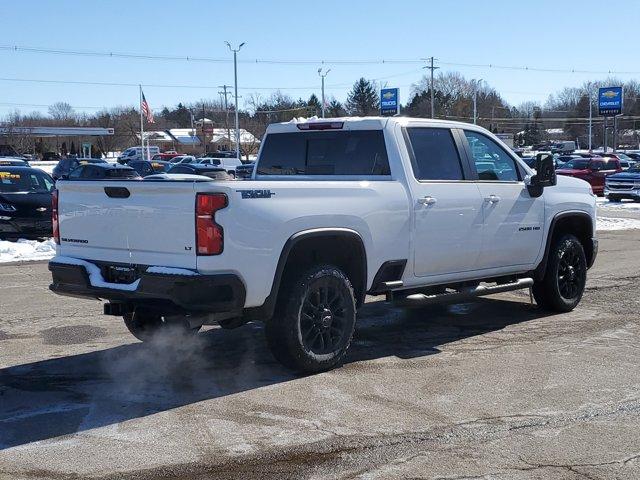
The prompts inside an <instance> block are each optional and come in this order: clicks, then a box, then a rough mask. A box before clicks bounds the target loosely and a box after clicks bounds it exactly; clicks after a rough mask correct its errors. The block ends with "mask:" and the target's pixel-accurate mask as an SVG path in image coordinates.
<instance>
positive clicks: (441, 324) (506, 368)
mask: <svg viewBox="0 0 640 480" xmlns="http://www.w3.org/2000/svg"><path fill="white" fill-rule="evenodd" d="M629 212H631V213H629ZM616 216H617V217H624V216H627V217H633V216H635V215H634V212H633V211H625V212H624V215H621V214H617V215H616ZM600 242H601V243H600V245H601V247H600V248H601V250H600V254H599V257H598V260H597V262H596V265H595V267H594V268H593V269H592V270H591V271H590V276H589V280H588V286H587V291H586V293H585V296H584V299H583V301H582V303H581V304H580V306H579V307H578V308H577V309H576V310H575V311H573V312H572V313H569V314H564V315H548V314H546V313H543V312H542V311H540V310H538V309H537V308H536V307H535V306H534V305H531V304H530V300H529V296H528V293H527V292H526V291H523V292H517V293H510V294H502V295H498V296H493V297H488V298H485V299H482V300H480V301H477V302H474V303H469V304H460V305H452V306H448V307H445V306H435V307H430V308H424V309H420V310H413V311H403V310H400V309H395V308H393V307H391V306H389V305H387V304H385V303H384V302H383V301H382V299H380V298H370V299H369V302H368V304H367V305H366V307H365V308H364V309H363V310H362V311H361V313H360V314H359V321H358V326H357V330H356V337H355V339H354V344H353V345H352V348H351V350H350V352H349V355H348V358H347V362H346V364H345V365H344V366H343V367H342V368H339V369H337V370H334V371H331V372H328V373H323V374H319V375H312V376H307V377H297V376H293V375H291V374H290V373H289V372H288V371H287V370H285V369H284V368H283V367H281V366H280V364H278V363H277V362H276V361H275V360H274V359H273V358H272V356H271V354H270V353H269V352H268V350H267V348H266V346H265V342H264V334H263V329H262V326H261V325H259V324H249V325H245V326H244V327H241V328H239V329H236V330H221V329H218V328H212V329H209V330H206V331H204V332H202V333H201V334H199V335H198V336H197V337H196V338H195V339H185V338H181V337H178V338H172V337H171V336H167V337H162V338H157V339H156V341H154V342H152V343H151V344H146V345H143V344H142V343H139V342H137V341H135V340H134V338H133V337H132V336H131V335H130V334H129V332H128V331H127V330H126V328H125V327H124V325H122V323H121V322H120V321H119V319H117V318H115V317H106V316H103V315H102V314H101V310H102V308H101V303H100V302H97V301H95V302H93V301H87V300H76V299H72V298H63V297H59V296H54V295H53V294H50V293H49V292H48V290H47V286H48V283H49V273H48V272H47V264H46V263H44V262H39V263H24V264H7V265H3V266H0V282H1V285H2V288H1V289H0V305H2V310H3V311H2V314H1V315H0V319H1V320H0V477H1V478H11V479H16V478H25V479H26V478H30V479H31V478H52V479H66V478H70V479H71V478H74V479H75V478H87V477H91V478H103V477H105V478H106V477H109V478H113V477H114V475H115V474H118V475H117V478H131V479H134V478H135V479H155V478H164V477H172V476H173V477H176V476H177V477H179V478H187V479H204V478H266V477H273V476H278V477H280V478H381V479H382V478H384V479H388V478H411V477H421V478H509V479H512V478H638V477H639V476H640V435H638V431H639V428H640V392H639V387H638V385H640V369H639V368H638V367H639V364H640V355H639V353H638V352H639V351H640V350H639V347H640V341H639V340H638V338H639V337H638V336H639V334H640V320H639V318H638V307H639V306H640V302H638V291H637V285H638V278H639V277H640V273H638V272H640V230H626V231H610V232H601V233H600Z"/></svg>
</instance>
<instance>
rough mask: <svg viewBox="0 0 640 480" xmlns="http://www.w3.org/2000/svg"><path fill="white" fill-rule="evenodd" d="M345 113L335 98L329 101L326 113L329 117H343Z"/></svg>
mask: <svg viewBox="0 0 640 480" xmlns="http://www.w3.org/2000/svg"><path fill="white" fill-rule="evenodd" d="M346 114H347V112H346V111H345V109H344V107H343V106H342V104H341V103H340V102H339V101H338V100H336V99H335V98H334V99H333V100H331V102H329V105H328V106H327V115H328V116H329V117H344V116H345V115H346Z"/></svg>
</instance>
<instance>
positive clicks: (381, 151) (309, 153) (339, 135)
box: [257, 130, 391, 176]
mask: <svg viewBox="0 0 640 480" xmlns="http://www.w3.org/2000/svg"><path fill="white" fill-rule="evenodd" d="M257 173H258V175H358V176H369V175H372V176H378V175H390V174H391V172H390V169H389V160H388V158H387V149H386V146H385V143H384V136H383V133H382V131H381V130H354V131H320V132H300V133H299V132H295V133H294V132H292V133H274V134H270V135H267V138H266V139H265V145H264V147H263V148H262V152H261V153H260V160H259V162H258V172H257Z"/></svg>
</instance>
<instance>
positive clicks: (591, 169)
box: [556, 157, 622, 196]
mask: <svg viewBox="0 0 640 480" xmlns="http://www.w3.org/2000/svg"><path fill="white" fill-rule="evenodd" d="M620 172H622V167H620V161H619V160H618V159H617V158H602V157H593V158H576V159H573V160H569V161H568V162H566V163H565V164H563V165H562V166H561V167H560V168H558V169H557V170H556V173H557V174H558V175H566V176H568V177H575V178H579V179H581V180H584V181H585V182H587V183H589V185H591V189H592V190H593V193H594V194H596V195H599V196H603V195H604V184H605V178H607V177H608V176H609V175H613V174H614V173H620Z"/></svg>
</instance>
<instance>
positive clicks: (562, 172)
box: [556, 168, 589, 176]
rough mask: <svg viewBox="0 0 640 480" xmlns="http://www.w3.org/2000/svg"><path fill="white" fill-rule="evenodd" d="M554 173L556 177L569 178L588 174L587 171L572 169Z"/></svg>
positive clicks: (563, 169) (560, 169)
mask: <svg viewBox="0 0 640 480" xmlns="http://www.w3.org/2000/svg"><path fill="white" fill-rule="evenodd" d="M556 173H557V174H558V175H569V176H573V175H586V174H587V173H589V170H575V169H573V168H559V169H558V170H556Z"/></svg>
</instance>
